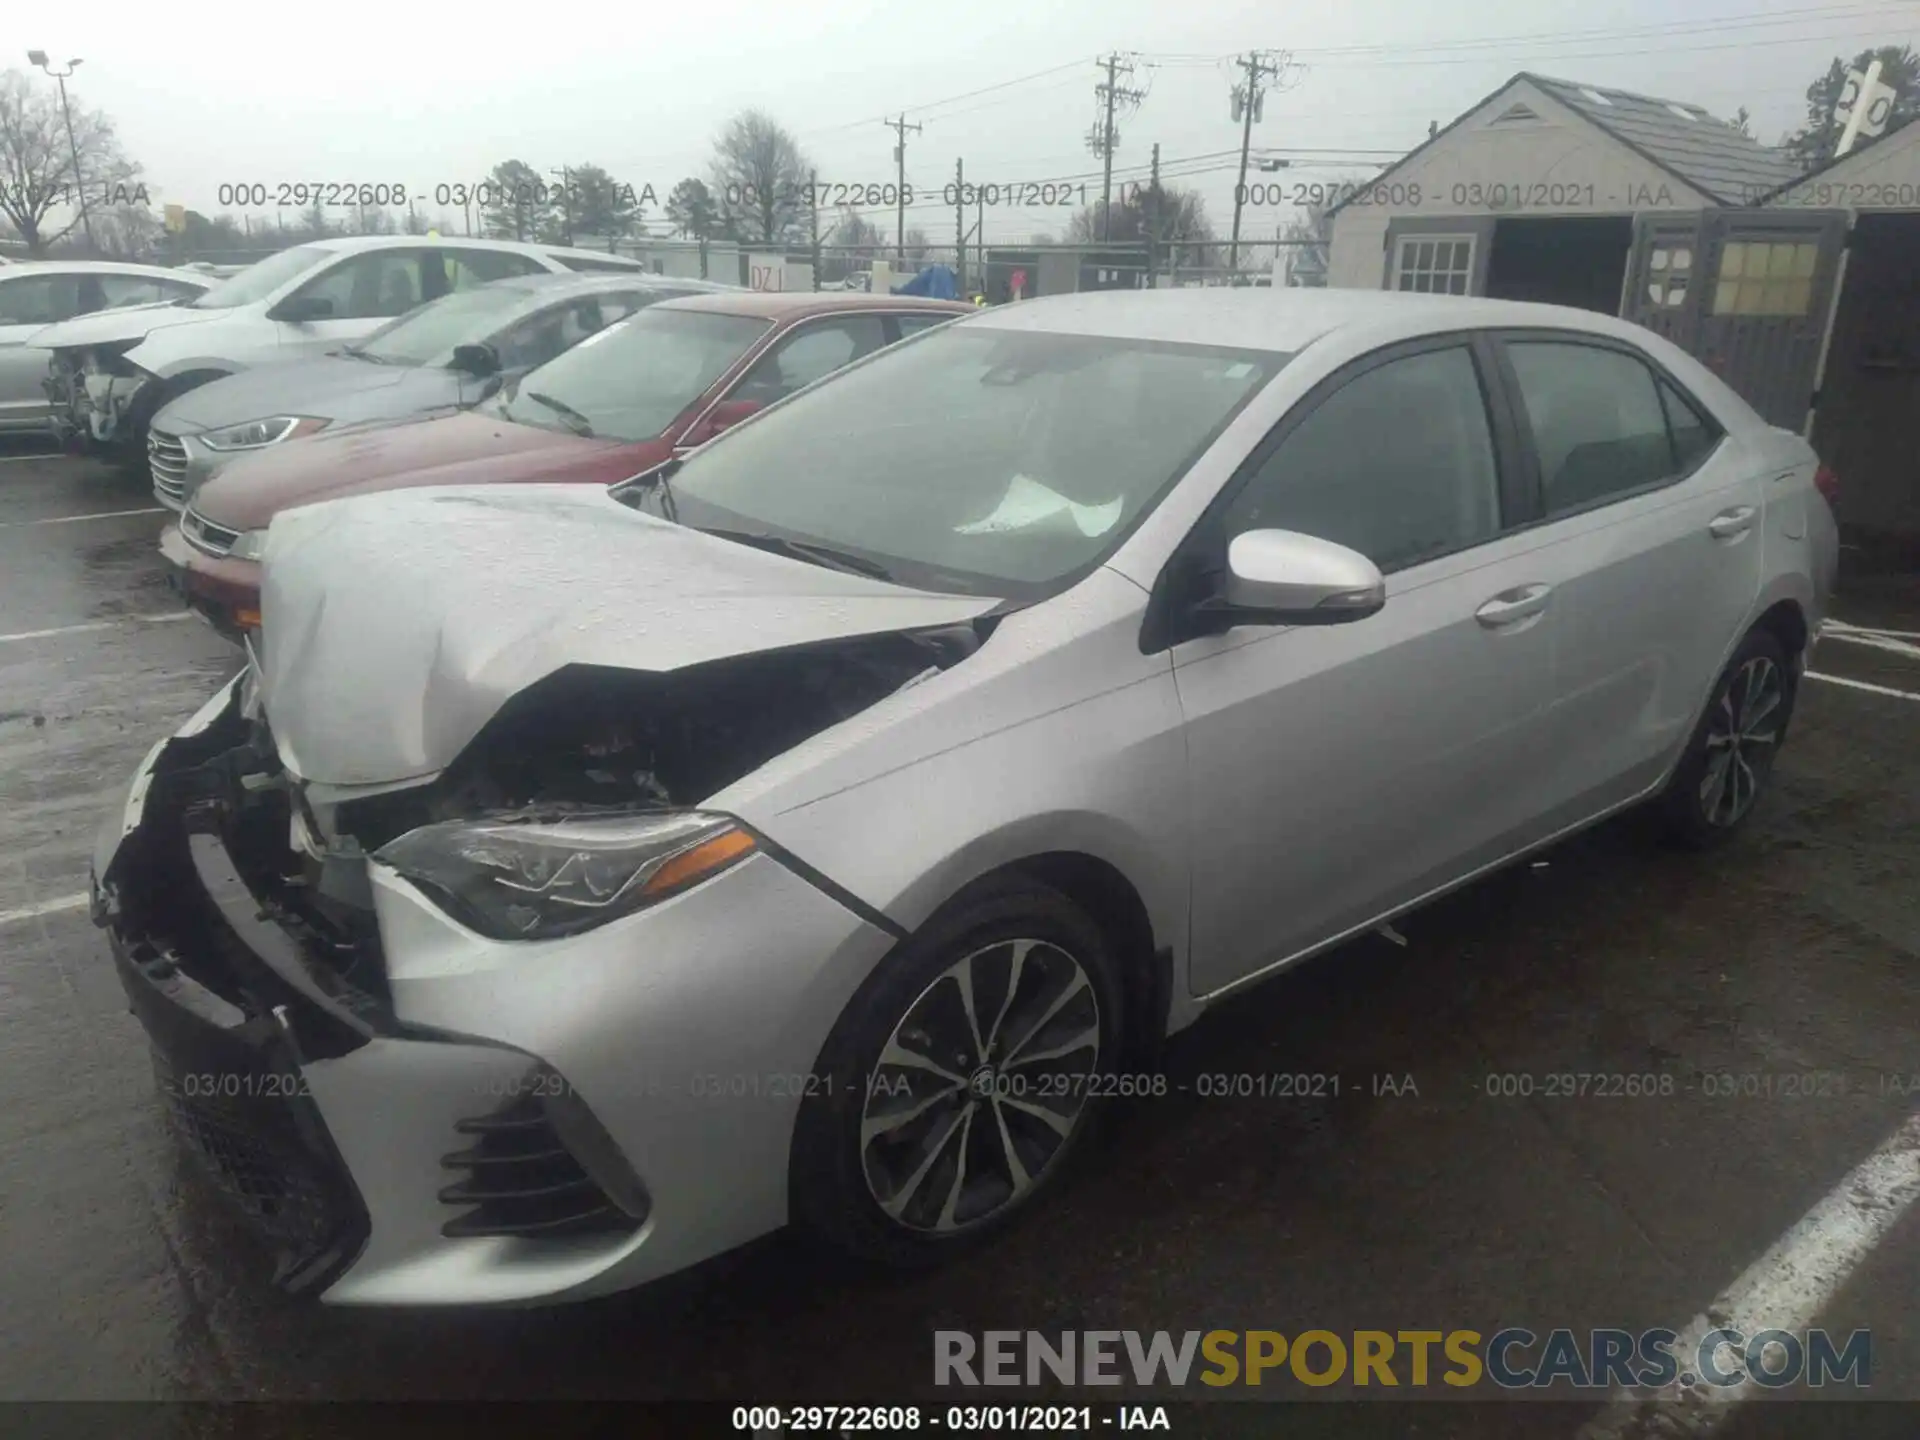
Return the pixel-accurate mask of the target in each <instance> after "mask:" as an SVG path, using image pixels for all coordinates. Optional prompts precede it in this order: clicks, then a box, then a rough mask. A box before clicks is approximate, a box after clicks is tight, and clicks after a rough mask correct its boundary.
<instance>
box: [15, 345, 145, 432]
mask: <svg viewBox="0 0 1920 1440" xmlns="http://www.w3.org/2000/svg"><path fill="white" fill-rule="evenodd" d="M152 383H153V377H152V376H151V375H148V374H145V373H144V372H141V373H135V374H132V375H116V374H112V373H110V372H108V371H106V370H102V369H99V368H98V367H96V366H94V365H93V364H92V363H91V362H89V361H87V360H85V359H84V358H82V357H78V356H74V355H71V354H68V353H66V352H61V351H56V352H55V354H54V358H53V362H52V364H51V365H50V366H49V367H48V371H47V378H46V381H45V382H44V384H43V387H42V388H43V389H44V390H45V391H46V395H47V403H48V404H49V406H50V407H51V411H52V415H51V423H52V426H53V432H54V434H55V435H56V436H57V437H58V438H59V440H60V442H61V443H62V444H89V443H90V444H93V445H100V446H111V445H115V444H118V443H121V442H122V439H123V436H124V433H125V428H124V426H123V423H122V422H123V421H125V419H126V417H127V414H128V412H129V411H131V410H132V408H133V404H134V401H135V399H136V398H138V396H139V395H140V394H141V393H142V392H143V391H145V389H146V388H147V386H148V385H150V384H152Z"/></svg>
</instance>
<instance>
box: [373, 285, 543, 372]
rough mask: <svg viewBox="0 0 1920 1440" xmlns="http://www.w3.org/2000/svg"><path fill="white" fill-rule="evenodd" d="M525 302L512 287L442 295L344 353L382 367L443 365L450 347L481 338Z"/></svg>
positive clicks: (449, 355)
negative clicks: (380, 364)
mask: <svg viewBox="0 0 1920 1440" xmlns="http://www.w3.org/2000/svg"><path fill="white" fill-rule="evenodd" d="M526 303H527V292H526V290H525V289H522V288H519V287H515V286H482V287H481V288H480V289H478V290H463V291H460V292H458V293H456V294H452V295H443V296H441V297H440V298H439V299H438V300H435V301H433V302H432V303H431V304H428V305H422V306H420V307H419V308H417V309H414V310H410V311H408V312H407V313H406V314H404V315H402V316H400V317H399V318H398V319H397V320H394V321H393V322H392V323H390V324H387V325H382V326H381V327H380V328H379V329H378V330H376V331H374V332H373V334H371V335H369V336H368V337H367V338H366V339H365V340H363V341H361V342H360V343H359V344H358V345H354V346H350V347H349V350H350V352H351V353H352V354H354V355H359V356H362V357H364V358H366V359H369V360H377V361H379V362H380V363H382V364H385V365H445V364H446V363H448V362H449V361H450V360H451V359H452V358H453V347H454V346H456V345H469V344H475V343H478V342H479V341H482V340H485V339H486V338H487V337H488V336H489V335H490V334H492V333H493V331H494V329H495V328H496V327H497V326H499V325H500V324H502V323H503V322H504V321H505V319H506V317H508V316H509V315H512V314H514V313H515V312H517V311H519V310H521V309H523V308H524V307H525V306H526Z"/></svg>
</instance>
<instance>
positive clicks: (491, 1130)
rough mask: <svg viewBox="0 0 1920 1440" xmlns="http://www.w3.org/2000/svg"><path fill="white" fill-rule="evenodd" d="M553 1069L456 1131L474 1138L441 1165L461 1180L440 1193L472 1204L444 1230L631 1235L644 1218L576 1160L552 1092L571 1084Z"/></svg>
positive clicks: (448, 1232)
mask: <svg viewBox="0 0 1920 1440" xmlns="http://www.w3.org/2000/svg"><path fill="white" fill-rule="evenodd" d="M563 1083H564V1082H562V1081H560V1080H559V1077H558V1076H556V1075H554V1074H553V1072H551V1071H536V1072H535V1073H534V1074H533V1075H531V1076H529V1077H527V1079H526V1080H525V1081H523V1082H522V1083H521V1084H520V1085H518V1086H516V1087H513V1088H515V1089H517V1090H519V1091H520V1092H521V1093H518V1094H515V1095H513V1096H511V1097H509V1098H508V1099H507V1100H506V1101H505V1103H504V1104H502V1105H500V1106H499V1107H497V1108H496V1109H495V1110H493V1111H492V1112H491V1113H490V1114H487V1115H482V1116H478V1117H476V1118H474V1119H470V1120H462V1121H460V1122H459V1124H457V1125H456V1126H455V1127H454V1128H455V1129H456V1130H458V1131H459V1132H460V1133H461V1134H463V1135H469V1136H471V1137H473V1143H472V1144H471V1145H469V1146H468V1147H467V1148H466V1149H464V1150H458V1151H455V1152H454V1153H453V1154H451V1155H445V1156H442V1157H441V1160H440V1163H441V1164H442V1165H443V1166H445V1167H446V1168H447V1169H449V1170H454V1171H458V1172H460V1173H461V1178H460V1179H459V1180H457V1181H456V1182H455V1183H453V1184H451V1185H449V1186H447V1187H446V1188H445V1189H443V1190H442V1191H441V1192H440V1199H441V1200H443V1201H444V1202H445V1203H447V1204H449V1205H471V1206H472V1207H473V1208H472V1209H471V1210H468V1211H467V1212H466V1213H465V1214H463V1215H457V1216H455V1217H454V1218H453V1219H451V1220H449V1221H448V1222H447V1223H446V1224H445V1225H443V1226H442V1227H441V1233H442V1234H444V1235H448V1236H451V1237H456V1238H457V1237H461V1236H468V1235H519V1236H526V1237H529V1238H535V1239H549V1238H552V1237H555V1236H562V1235H585V1234H607V1233H610V1232H612V1233H617V1232H620V1231H627V1232H631V1231H633V1230H635V1229H638V1228H639V1223H640V1222H639V1221H638V1220H636V1219H635V1218H633V1217H632V1216H630V1215H628V1214H626V1213H625V1212H624V1211H622V1210H621V1209H620V1208H619V1207H618V1206H616V1205H615V1204H614V1203H613V1201H612V1200H611V1199H609V1198H608V1196H607V1193H606V1191H604V1190H602V1189H601V1188H600V1186H599V1184H598V1183H597V1182H596V1181H595V1180H594V1179H593V1177H592V1176H590V1175H588V1174H587V1172H586V1170H585V1168H584V1167H583V1166H582V1165H581V1164H580V1162H579V1160H577V1159H576V1158H574V1155H573V1152H572V1151H570V1150H569V1149H568V1148H567V1146H566V1144H565V1142H563V1141H562V1140H561V1138H560V1134H559V1132H558V1131H557V1130H556V1129H555V1128H554V1124H553V1121H552V1120H551V1119H550V1118H549V1116H548V1113H547V1106H546V1103H545V1100H544V1098H543V1097H544V1095H545V1094H546V1093H547V1092H548V1087H549V1086H551V1085H557V1084H563Z"/></svg>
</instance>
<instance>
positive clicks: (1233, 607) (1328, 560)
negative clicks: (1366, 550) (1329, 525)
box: [1207, 530, 1387, 625]
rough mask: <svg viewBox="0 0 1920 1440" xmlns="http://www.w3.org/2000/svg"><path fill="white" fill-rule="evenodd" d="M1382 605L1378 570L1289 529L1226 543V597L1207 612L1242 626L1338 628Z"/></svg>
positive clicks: (1384, 587) (1243, 536)
mask: <svg viewBox="0 0 1920 1440" xmlns="http://www.w3.org/2000/svg"><path fill="white" fill-rule="evenodd" d="M1386 603H1387V582H1386V580H1385V578H1384V577H1383V576H1382V575H1381V574H1380V568H1379V567H1378V566H1377V565H1375V564H1374V563H1373V562H1372V561H1371V560H1369V559H1367V557H1366V556H1364V555H1362V554H1360V553H1359V552H1358V551H1357V550H1349V549H1348V548H1347V547H1346V546H1344V545H1336V544H1334V542H1333V541H1331V540H1322V539H1320V538H1319V537H1317V536H1314V535H1301V534H1299V533H1297V532H1295V531H1292V530H1248V531H1245V532H1244V533H1242V534H1239V535H1236V536H1234V537H1233V539H1232V540H1231V541H1229V542H1228V544H1227V579H1226V594H1225V595H1224V596H1223V597H1221V598H1220V599H1218V600H1215V601H1212V602H1209V604H1208V607H1207V608H1209V609H1214V610H1219V609H1225V610H1227V611H1229V612H1231V613H1232V614H1233V615H1234V616H1235V617H1236V618H1239V619H1243V620H1244V622H1246V623H1254V624H1261V623H1264V624H1269V625H1340V624H1344V623H1346V622H1348V621H1351V620H1364V619H1365V618H1366V617H1367V616H1369V615H1373V614H1376V613H1378V611H1379V610H1380V609H1381V607H1383V606H1384V605H1385V604H1386Z"/></svg>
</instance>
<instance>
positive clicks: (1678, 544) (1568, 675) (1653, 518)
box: [1497, 330, 1765, 839]
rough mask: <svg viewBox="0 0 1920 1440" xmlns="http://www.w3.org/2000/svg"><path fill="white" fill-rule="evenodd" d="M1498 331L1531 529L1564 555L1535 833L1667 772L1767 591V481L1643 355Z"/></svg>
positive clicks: (1558, 335)
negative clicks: (1554, 687)
mask: <svg viewBox="0 0 1920 1440" xmlns="http://www.w3.org/2000/svg"><path fill="white" fill-rule="evenodd" d="M1497 340H1498V345H1499V350H1500V360H1501V364H1500V370H1501V375H1502V379H1503V382H1504V383H1505V385H1506V386H1507V387H1508V389H1509V391H1510V393H1511V394H1512V395H1513V397H1514V398H1513V410H1514V412H1515V414H1516V416H1517V417H1518V423H1519V427H1520V430H1521V433H1522V436H1523V438H1524V439H1525V440H1526V441H1527V452H1526V454H1527V464H1528V467H1529V469H1530V471H1531V478H1532V483H1533V484H1534V485H1535V486H1537V488H1538V492H1539V496H1540V499H1539V510H1540V515H1541V518H1540V520H1539V521H1538V522H1537V524H1536V525H1535V526H1534V527H1533V532H1534V533H1535V534H1536V535H1537V536H1538V537H1539V539H1540V540H1541V541H1542V543H1547V544H1551V545H1553V546H1554V547H1556V549H1557V550H1559V551H1560V552H1562V553H1565V554H1569V555H1571V556H1572V557H1573V563H1572V565H1571V569H1570V573H1569V574H1568V575H1567V577H1566V579H1565V580H1564V581H1563V582H1562V583H1561V585H1560V586H1559V589H1558V591H1557V599H1558V601H1559V611H1558V613H1559V619H1560V629H1559V631H1558V634H1557V637H1556V642H1557V644H1558V645H1559V647H1560V648H1559V652H1558V655H1557V657H1556V663H1557V667H1558V671H1559V677H1560V678H1559V682H1558V683H1559V686H1560V690H1559V694H1558V696H1557V698H1556V702H1555V707H1554V713H1553V717H1552V720H1551V723H1550V724H1549V725H1548V726H1547V727H1546V728H1545V738H1546V745H1547V749H1546V752H1545V753H1546V754H1547V756H1548V757H1550V765H1549V767H1548V770H1547V772H1546V774H1545V776H1544V784H1545V794H1544V798H1545V800H1546V802H1547V803H1546V804H1544V805H1543V806H1542V807H1541V811H1540V819H1539V821H1538V824H1537V825H1536V828H1535V833H1534V836H1533V837H1532V838H1536V839H1537V838H1541V837H1543V836H1545V835H1547V834H1551V833H1553V832H1555V831H1557V830H1558V829H1561V828H1563V827H1564V826H1566V825H1570V824H1574V823H1577V822H1578V821H1581V820H1584V819H1586V818H1588V817H1590V816H1592V815H1594V814H1596V813H1598V812H1600V811H1602V810H1605V809H1607V808H1609V807H1611V806H1613V805H1616V804H1620V803H1623V802H1625V801H1627V800H1629V799H1631V798H1633V797H1634V796H1635V795H1638V794H1639V793H1641V792H1642V791H1644V790H1645V789H1647V788H1648V787H1649V786H1651V785H1652V784H1654V783H1655V782H1656V781H1657V780H1659V779H1660V778H1661V776H1662V775H1663V774H1664V773H1665V771H1666V768H1667V766H1668V764H1669V763H1670V762H1671V760H1672V757H1673V755H1674V754H1675V753H1676V751H1677V750H1678V747H1679V746H1680V744H1681V743H1682V742H1683V741H1684V739H1685V738H1686V735H1687V733H1688V732H1689V730H1690V728H1691V727H1692V725H1693V723H1694V721H1695V720H1696V718H1697V716H1698V711H1699V707H1700V704H1701V703H1702V701H1703V700H1704V698H1705V695H1706V690H1707V687H1708V685H1709V684H1710V683H1711V681H1712V680H1713V678H1714V677H1715V675H1716V674H1717V673H1718V672H1719V669H1720V666H1721V665H1722V663H1723V662H1724V660H1725V657H1726V654H1727V652H1728V650H1729V649H1730V648H1731V646H1732V645H1733V644H1734V642H1735V641H1736V640H1737V639H1738V638H1739V635H1740V633H1741V629H1742V627H1743V626H1744V625H1745V623H1746V619H1747V616H1748V615H1749V614H1750V613H1751V611H1752V608H1753V605H1754V601H1755V599H1756V597H1757V596H1758V594H1759V589H1760V578H1761V568H1762V545H1763V533H1764V532H1763V525H1762V519H1763V517H1762V514H1761V507H1762V505H1763V504H1764V496H1763V494H1762V483H1763V480H1764V478H1765V477H1764V476H1762V475H1760V474H1759V473H1757V471H1756V469H1755V464H1756V457H1755V456H1754V455H1753V454H1751V453H1750V451H1749V449H1748V448H1747V446H1746V445H1745V444H1744V443H1743V442H1741V441H1740V440H1738V439H1736V438H1735V437H1733V436H1730V435H1728V434H1726V433H1725V432H1724V431H1723V429H1722V428H1721V426H1720V425H1719V424H1718V422H1716V421H1715V420H1714V419H1713V417H1712V415H1711V412H1709V411H1708V410H1707V409H1706V408H1705V407H1704V406H1703V405H1701V403H1700V402H1699V401H1698V400H1697V399H1695V398H1694V397H1693V396H1691V395H1690V394H1688V393H1687V392H1686V390H1685V387H1684V386H1682V385H1681V384H1680V383H1679V382H1678V381H1676V380H1675V379H1674V378H1673V377H1672V376H1670V375H1668V374H1666V373H1665V372H1664V371H1663V370H1661V369H1660V367H1658V366H1657V365H1655V364H1654V363H1653V362H1652V360H1651V359H1649V358H1648V357H1647V356H1646V355H1645V354H1644V353H1643V352H1642V351H1640V350H1639V348H1638V347H1636V346H1631V345H1627V344H1625V343H1623V342H1619V341H1614V340H1610V339H1605V338H1602V337H1597V336H1591V335H1586V334H1582V333H1579V332H1571V331H1557V330H1527V331H1509V332H1503V333H1502V334H1501V335H1499V336H1498V337H1497Z"/></svg>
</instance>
